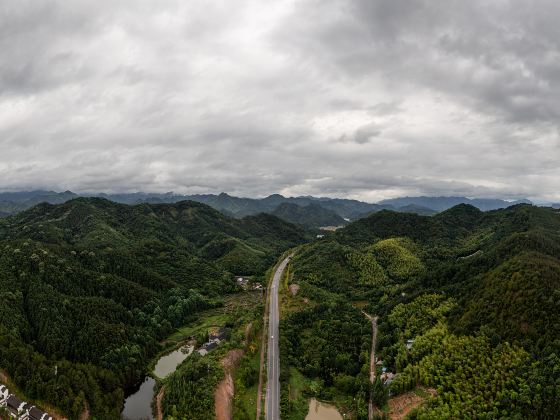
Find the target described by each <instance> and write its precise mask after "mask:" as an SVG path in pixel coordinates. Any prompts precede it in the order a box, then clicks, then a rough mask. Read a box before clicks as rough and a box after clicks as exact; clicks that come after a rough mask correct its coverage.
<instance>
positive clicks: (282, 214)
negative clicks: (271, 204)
mask: <svg viewBox="0 0 560 420" xmlns="http://www.w3.org/2000/svg"><path fill="white" fill-rule="evenodd" d="M272 214H273V215H275V216H277V217H279V218H280V219H282V220H286V221H288V222H291V223H295V224H298V225H302V226H305V227H309V228H319V227H323V226H341V225H344V224H346V221H345V220H344V219H343V218H342V217H340V216H339V215H338V214H336V213H335V212H334V211H332V210H327V209H325V208H323V207H321V206H320V205H318V204H308V205H306V206H298V205H297V204H292V203H283V204H280V205H279V206H278V207H276V209H274V211H273V212H272Z"/></svg>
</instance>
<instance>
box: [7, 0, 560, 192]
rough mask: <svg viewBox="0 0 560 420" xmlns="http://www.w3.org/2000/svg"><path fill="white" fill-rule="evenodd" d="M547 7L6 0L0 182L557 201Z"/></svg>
mask: <svg viewBox="0 0 560 420" xmlns="http://www.w3.org/2000/svg"><path fill="white" fill-rule="evenodd" d="M559 18H560V4H558V3H557V2H555V1H553V0H536V1H529V0H521V1H515V2H514V1H506V0H499V1H493V2H487V1H482V0H473V1H469V2H464V1H461V0H446V1H444V0H436V1H433V0H430V1H428V0H413V1H410V0H408V1H404V0H378V1H375V2H371V1H368V0H351V1H348V2H338V1H334V0H321V1H319V0H301V1H293V0H282V1H278V2H274V3H272V4H264V3H263V2H260V1H257V0H240V1H238V2H235V4H233V3H231V2H228V1H225V0H221V1H218V0H209V1H205V2H184V1H180V0H162V1H158V2H152V1H147V0H135V1H132V0H117V1H110V2H109V1H92V0H91V1H86V0H80V1H76V2H65V1H55V0H51V1H48V2H34V1H31V0H22V1H18V2H12V3H10V4H9V5H6V7H3V8H2V10H1V11H0V48H2V52H3V53H2V54H1V55H0V189H20V188H21V189H25V188H38V187H43V188H55V189H72V190H76V191H134V190H144V191H157V192H165V191H170V190H174V191H176V192H184V193H189V192H220V191H227V192H230V193H234V194H240V195H248V196H260V195H266V194H269V193H272V192H278V191H280V192H283V193H286V194H317V195H332V196H335V195H336V196H344V197H353V198H362V199H368V200H377V199H381V198H387V197H391V196H395V195H402V194H408V195H411V194H438V195H451V194H453V195H455V194H464V195H469V196H486V197H490V196H503V197H506V198H518V197H522V196H529V197H532V198H537V199H539V198H541V199H545V198H548V199H555V200H558V199H560V192H558V189H557V186H558V184H559V182H560V167H559V166H558V165H557V163H556V162H557V161H558V160H560V141H559V138H560V137H559V134H558V133H559V126H558V124H559V123H558V121H560V119H559V117H560V83H558V82H559V81H560V80H559V79H560V64H559V63H560V29H559V27H558V25H557V21H558V19H559Z"/></svg>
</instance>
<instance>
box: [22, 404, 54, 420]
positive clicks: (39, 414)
mask: <svg viewBox="0 0 560 420" xmlns="http://www.w3.org/2000/svg"><path fill="white" fill-rule="evenodd" d="M27 412H28V415H29V420H53V419H52V417H51V416H49V415H48V414H47V413H45V412H44V411H42V410H40V409H38V408H37V407H35V406H32V407H31V408H30V409H29V410H28V411H27Z"/></svg>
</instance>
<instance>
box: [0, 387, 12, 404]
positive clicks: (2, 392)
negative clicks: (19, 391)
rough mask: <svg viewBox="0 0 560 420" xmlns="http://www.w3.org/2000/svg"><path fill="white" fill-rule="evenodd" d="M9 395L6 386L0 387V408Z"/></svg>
mask: <svg viewBox="0 0 560 420" xmlns="http://www.w3.org/2000/svg"><path fill="white" fill-rule="evenodd" d="M9 395H10V390H9V389H8V388H7V387H6V385H0V406H4V405H5V402H6V400H7V399H8V396H9Z"/></svg>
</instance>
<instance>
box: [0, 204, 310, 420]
mask: <svg viewBox="0 0 560 420" xmlns="http://www.w3.org/2000/svg"><path fill="white" fill-rule="evenodd" d="M305 240H306V238H305V236H304V233H303V231H302V230H301V229H300V228H297V227H296V226H294V225H291V224H288V223H286V222H283V221H281V220H280V219H278V218H276V217H274V216H271V215H256V216H251V217H246V218H243V219H239V220H236V219H231V218H229V217H227V216H224V215H223V214H221V213H219V212H217V211H216V210H213V209H212V208H210V207H208V206H206V205H203V204H199V203H193V202H180V203H176V204H158V205H155V204H154V205H151V204H141V205H137V206H127V205H122V204H116V203H113V202H110V201H108V200H105V199H86V198H79V199H75V200H72V201H69V202H67V203H64V204H60V205H49V204H41V205H38V206H36V207H34V208H32V209H30V210H27V211H25V212H22V213H20V214H18V215H16V216H12V217H8V218H4V219H1V220H0V361H1V362H0V363H1V364H0V368H2V369H3V370H4V371H5V372H6V373H7V375H8V376H9V377H10V378H11V379H12V380H13V381H14V382H15V384H17V385H18V386H19V387H20V389H21V390H22V392H23V393H24V394H25V395H26V397H27V398H29V399H33V400H39V401H45V402H48V403H50V404H51V405H52V406H54V407H56V408H58V409H59V410H60V411H61V412H62V413H64V414H65V415H67V416H68V417H69V418H71V419H74V418H78V417H79V415H80V413H81V412H82V411H84V409H85V408H86V407H88V408H89V410H90V413H91V414H92V416H94V417H95V418H99V419H110V418H119V417H120V411H121V408H122V401H123V389H124V388H126V387H128V386H131V385H133V384H134V383H136V382H138V381H139V380H140V379H141V378H142V377H143V375H144V374H145V372H146V368H147V364H148V363H149V362H150V360H151V358H152V357H153V356H154V355H155V354H157V353H158V352H159V351H160V350H161V346H160V344H159V343H160V341H161V340H162V339H163V338H165V337H166V336H167V335H169V334H170V333H171V332H173V331H174V329H175V328H177V327H178V326H181V325H184V324H185V323H186V322H188V320H189V319H191V318H192V317H193V316H194V315H195V314H196V313H198V312H200V311H202V310H204V309H207V308H212V307H216V306H219V305H221V304H222V296H223V295H224V294H227V293H230V292H233V291H234V290H235V289H236V287H237V286H236V285H235V281H234V274H244V275H245V274H261V273H263V272H264V271H265V270H266V269H267V268H268V266H269V265H271V264H272V263H273V262H274V260H275V258H276V256H277V255H278V254H279V253H280V252H281V251H283V250H284V249H286V248H288V247H291V246H294V245H296V244H299V243H302V242H303V241H305ZM194 361H195V360H194V358H193V363H194Z"/></svg>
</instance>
